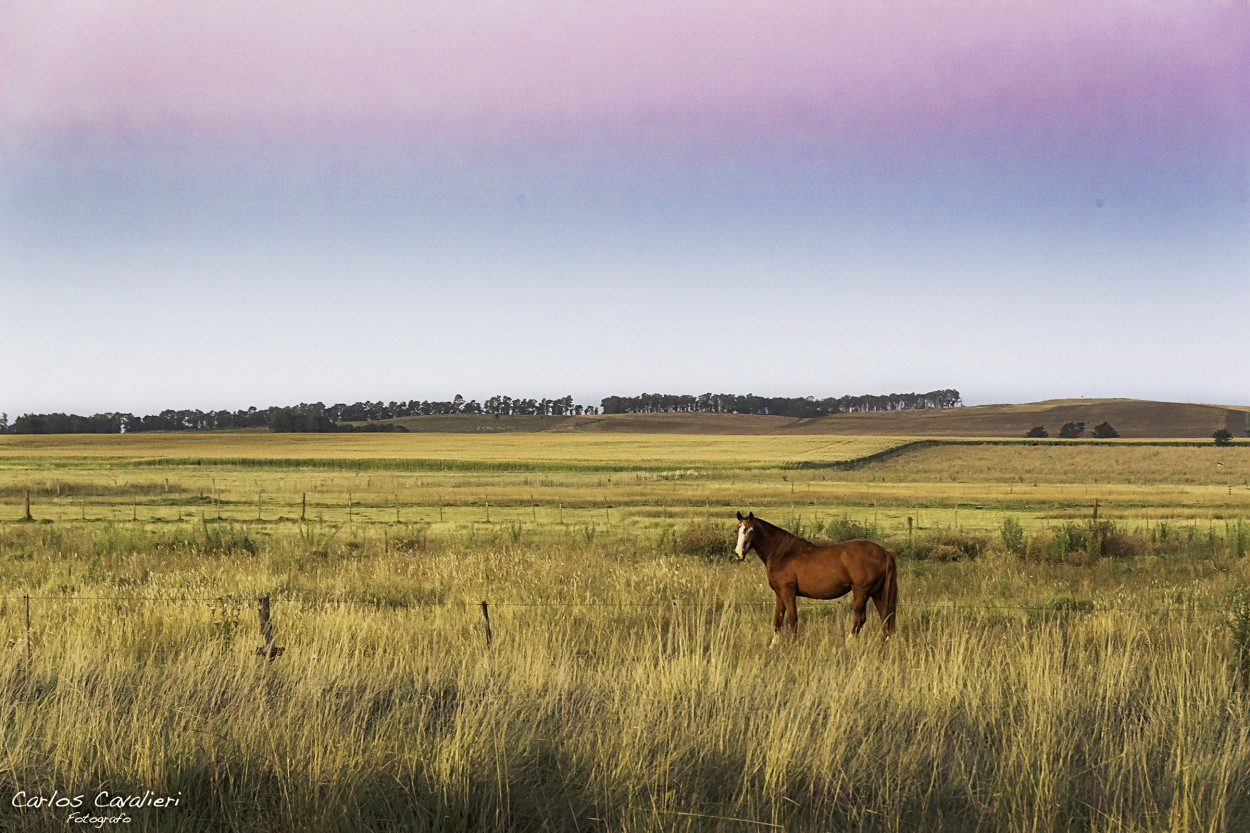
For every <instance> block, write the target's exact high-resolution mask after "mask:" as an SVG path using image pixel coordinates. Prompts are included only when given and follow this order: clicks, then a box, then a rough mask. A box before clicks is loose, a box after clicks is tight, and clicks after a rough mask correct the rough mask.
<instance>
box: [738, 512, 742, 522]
mask: <svg viewBox="0 0 1250 833" xmlns="http://www.w3.org/2000/svg"><path fill="white" fill-rule="evenodd" d="M738 520H742V512H738Z"/></svg>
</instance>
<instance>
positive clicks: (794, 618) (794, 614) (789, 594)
mask: <svg viewBox="0 0 1250 833" xmlns="http://www.w3.org/2000/svg"><path fill="white" fill-rule="evenodd" d="M783 601H784V602H785V607H786V618H788V619H789V620H790V635H791V636H792V637H793V638H794V642H795V643H796V644H797V643H798V641H799V600H798V588H797V587H787V588H785V594H784V599H783Z"/></svg>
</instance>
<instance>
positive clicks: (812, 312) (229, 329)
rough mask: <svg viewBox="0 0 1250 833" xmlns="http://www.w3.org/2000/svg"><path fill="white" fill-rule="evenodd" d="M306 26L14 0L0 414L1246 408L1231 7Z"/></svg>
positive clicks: (0, 176)
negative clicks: (677, 403) (362, 408)
mask: <svg viewBox="0 0 1250 833" xmlns="http://www.w3.org/2000/svg"><path fill="white" fill-rule="evenodd" d="M300 8H301V10H302V11H301V21H302V22H301V23H300V25H299V26H288V25H286V22H285V21H287V20H288V19H289V18H288V17H284V16H283V15H284V11H283V10H284V9H285V11H286V12H290V11H291V9H288V8H286V6H285V5H283V4H282V3H275V4H273V5H272V6H268V5H263V4H262V5H260V6H257V5H256V4H245V3H227V4H225V5H224V6H223V7H222V8H221V9H220V10H219V11H218V12H216V13H215V14H214V15H212V16H207V17H205V16H203V15H199V14H198V13H196V12H193V11H188V10H180V9H178V8H169V7H166V6H165V5H163V4H157V3H152V2H135V3H130V4H126V5H124V6H117V5H115V4H104V3H99V4H95V3H85V4H83V3H79V4H73V3H57V2H50V3H38V4H36V3H20V2H18V3H14V2H8V3H0V17H4V18H7V22H8V24H9V25H8V26H6V27H0V55H4V56H6V57H4V58H0V160H2V167H0V294H2V296H3V298H4V301H3V303H2V304H0V336H3V338H4V343H5V346H6V347H7V350H8V353H9V356H10V357H11V360H10V361H8V362H5V363H4V364H3V367H0V410H4V411H7V412H8V413H9V414H10V416H11V417H12V416H14V415H16V414H18V413H23V412H28V411H36V412H37V411H52V410H65V411H76V412H80V413H85V412H95V411H107V410H123V411H133V412H147V411H152V410H156V409H159V408H164V407H188V408H197V407H198V408H217V407H230V408H234V407H245V406H247V405H258V406H265V405H269V404H281V403H291V402H297V401H311V400H323V401H326V402H327V403H330V402H338V401H356V400H360V399H383V400H387V399H411V398H418V399H422V398H429V399H445V398H449V397H450V396H452V395H453V394H455V393H461V394H463V395H465V396H466V397H470V398H479V399H480V398H485V397H487V396H490V395H492V394H494V393H509V394H512V395H527V396H559V395H563V394H565V393H571V394H573V395H574V396H575V397H576V398H577V399H578V400H579V401H583V402H596V401H597V400H598V399H599V398H600V397H602V396H604V395H608V394H632V393H638V392H641V391H644V390H647V391H671V392H689V393H700V392H703V391H727V392H742V393H745V392H748V391H750V392H755V393H758V394H778V395H817V396H824V395H838V394H843V393H862V392H874V393H875V392H890V391H905V390H929V389H933V388H939V387H957V388H959V389H960V390H961V391H963V393H964V395H965V399H966V401H969V402H972V403H988V402H1001V401H1013V402H1021V401H1033V400H1039V399H1045V398H1052V397H1068V396H1130V397H1140V398H1153V399H1170V400H1185V401H1205V402H1223V403H1241V404H1245V403H1247V402H1250V398H1248V394H1247V391H1248V390H1250V385H1248V384H1247V383H1248V382H1250V373H1246V372H1245V371H1244V369H1243V367H1242V364H1243V363H1242V362H1240V361H1239V360H1238V358H1239V356H1240V355H1242V354H1243V353H1244V344H1245V339H1244V335H1243V331H1244V324H1243V323H1242V320H1243V318H1244V313H1245V310H1246V309H1247V307H1248V305H1247V302H1248V301H1250V290H1248V289H1247V280H1246V277H1247V275H1250V205H1248V204H1247V197H1248V196H1250V10H1247V8H1246V6H1245V4H1236V3H1217V2H1203V3H1197V4H1182V3H1156V4H1144V3H1135V2H1128V0H1123V1H1122V2H1115V3H1108V4H1105V5H1100V6H1099V8H1098V9H1097V10H1088V9H1085V8H1084V7H1083V6H1081V5H1079V4H1075V3H1072V4H1065V3H1057V4H1041V3H1023V4H1019V5H1016V6H1011V7H1003V6H1001V5H1000V4H995V3H990V2H987V1H986V2H981V1H980V0H978V2H946V3H926V4H911V5H908V4H906V3H903V4H892V5H885V4H883V5H882V6H881V7H879V8H877V7H874V10H865V9H864V8H863V7H862V4H852V3H849V2H848V3H832V4H830V3H820V4H816V3H806V2H789V3H781V4H763V3H748V2H733V3H727V4H724V5H718V6H716V7H715V8H713V6H711V5H704V4H701V3H693V4H691V5H690V6H689V7H688V8H684V9H682V10H678V11H674V10H673V9H671V8H670V7H668V6H666V5H664V4H659V3H654V4H653V3H641V4H639V5H637V6H636V7H633V8H631V9H628V10H619V11H614V12H612V13H610V14H606V15H604V14H598V15H597V14H595V13H594V12H593V10H583V9H582V8H581V7H580V6H565V5H561V4H539V3H536V4H526V5H524V6H516V7H514V6H506V7H505V6H500V5H498V4H491V3H470V4H440V3H433V4H428V6H424V5H423V6H422V7H421V8H420V9H419V10H414V9H413V8H410V7H409V6H408V5H406V4H394V3H387V2H383V1H382V0H378V2H371V3H365V4H363V5H361V6H359V7H358V8H356V9H355V10H354V11H352V12H351V13H348V12H345V11H344V10H343V9H342V8H341V7H338V6H335V5H331V4H318V3H313V4H308V5H306V6H305V5H301V7H300ZM514 8H515V9H520V11H511V10H512V9H514ZM505 9H508V10H510V11H507V12H506V13H505V11H504V10H505ZM601 11H602V10H601ZM58 14H60V15H61V17H60V18H58V17H57V15H58ZM6 37H7V38H8V41H7V42H6V41H5V38H6ZM448 44H450V45H448ZM18 357H24V358H18Z"/></svg>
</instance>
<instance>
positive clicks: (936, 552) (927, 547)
mask: <svg viewBox="0 0 1250 833" xmlns="http://www.w3.org/2000/svg"><path fill="white" fill-rule="evenodd" d="M989 543H990V542H989V540H988V539H986V538H982V537H981V536H979V535H968V534H966V533H963V532H953V531H947V532H938V533H935V534H933V535H928V536H925V537H924V538H921V539H917V540H915V541H914V542H913V543H912V545H911V546H910V547H908V548H907V550H906V555H908V556H909V557H911V558H915V559H918V560H921V561H924V560H933V561H971V560H973V559H975V558H980V557H981V556H982V555H983V554H984V553H985V552H986V550H988V549H989Z"/></svg>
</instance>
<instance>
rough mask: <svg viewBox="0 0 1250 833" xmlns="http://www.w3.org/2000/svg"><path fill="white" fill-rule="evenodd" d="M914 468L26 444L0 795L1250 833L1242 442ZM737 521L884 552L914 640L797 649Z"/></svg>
mask: <svg viewBox="0 0 1250 833" xmlns="http://www.w3.org/2000/svg"><path fill="white" fill-rule="evenodd" d="M902 444H903V440H900V439H897V438H887V437H870V438H856V437H835V438H831V437H827V436H826V437H816V436H811V437H808V436H789V435H787V436H781V437H772V436H753V437H730V436H717V437H707V436H684V435H663V436H646V435H642V436H629V435H619V436H616V435H608V436H604V435H590V434H587V435H578V434H508V435H499V436H480V437H474V436H446V435H437V434H428V435H362V436H343V435H334V436H324V437H317V436H295V435H268V434H220V435H192V436H171V435H163V436H136V437H111V438H100V437H95V438H86V437H55V438H49V437H43V438H17V437H3V438H0V519H3V520H0V629H2V630H0V641H3V643H4V644H5V645H7V646H8V647H7V650H6V653H5V654H4V656H3V659H2V660H0V692H2V694H0V703H3V704H4V708H5V719H4V722H3V724H2V725H3V726H4V729H3V750H2V752H0V781H3V782H4V789H5V790H8V795H10V796H14V797H16V796H18V795H19V794H21V795H22V796H23V797H24V798H23V801H27V802H29V801H34V800H36V799H39V798H41V797H45V798H46V797H50V796H52V795H53V793H54V792H56V793H57V794H58V796H59V797H61V798H65V797H67V796H69V797H73V796H77V795H82V796H84V799H83V801H84V803H85V804H87V805H88V806H87V807H85V808H84V810H85V811H87V812H88V813H89V814H94V815H100V813H98V812H97V811H96V810H95V809H94V808H93V807H91V806H90V805H91V804H92V803H93V802H94V800H95V797H96V796H97V795H98V794H99V793H101V792H102V791H107V792H108V793H110V794H111V795H113V796H118V795H123V796H126V795H142V794H143V793H144V791H146V790H151V791H152V793H153V794H154V795H157V796H175V797H177V798H178V802H179V803H178V804H177V805H174V806H168V807H153V806H148V807H142V808H129V809H127V808H121V809H122V811H123V812H125V813H126V814H127V815H128V817H129V818H130V819H131V821H130V822H129V823H125V824H124V828H125V829H139V830H161V831H164V830H171V831H172V830H177V831H183V830H192V831H196V830H204V831H208V830H223V829H225V830H248V831H252V830H254V831H268V830H292V831H294V830H342V831H348V830H445V831H470V830H472V831H477V830H534V831H539V830H588V831H590V830H594V831H601V830H608V831H650V830H657V831H658V830H664V831H668V830H689V831H713V830H714V831H722V830H723V831H738V830H767V829H785V830H788V831H807V830H866V831H906V830H919V829H927V830H987V831H997V830H1002V831H1068V830H1078V829H1079V830H1091V831H1122V830H1124V831H1162V830H1167V831H1189V830H1193V831H1198V830H1201V831H1236V830H1238V829H1241V828H1240V827H1239V824H1240V820H1244V819H1245V818H1248V817H1250V786H1248V784H1250V694H1248V693H1247V687H1248V684H1250V559H1248V558H1247V557H1246V552H1247V550H1248V549H1250V524H1247V523H1246V520H1247V516H1248V515H1250V511H1248V510H1250V448H1245V447H1241V446H1234V447H1232V448H1224V449H1217V448H1214V447H1206V446H1202V447H1195V446H1184V445H1178V446H1146V445H1140V444H1133V443H1127V442H1126V443H1120V444H1112V445H1079V444H1077V445H1070V446H1060V447H1056V446H1030V445H976V444H939V445H929V446H913V447H910V448H904V449H903V450H901V451H899V452H898V453H895V454H893V455H886V456H884V457H880V458H877V457H875V456H874V455H877V454H879V453H880V452H883V451H889V450H891V449H896V448H899V447H900V446H902ZM857 458H872V459H871V460H870V461H868V462H865V463H863V464H861V465H856V466H854V467H851V468H849V469H844V468H839V467H836V466H838V465H842V464H845V463H848V462H851V461H854V460H855V459H857ZM813 464H814V465H816V466H817V467H810V466H812V465H813ZM27 495H30V500H31V513H32V516H33V522H23V521H22V520H21V518H22V516H23V515H24V513H25V499H26V496H27ZM1095 500H1097V501H1098V517H1097V519H1095V518H1094V514H1093V513H1094V501H1095ZM738 508H741V509H743V510H746V509H754V510H755V511H756V512H757V514H760V515H762V516H763V517H767V518H770V519H772V520H775V521H777V522H779V523H782V524H783V525H786V526H789V527H792V528H799V529H800V530H801V531H803V532H805V533H807V534H810V535H814V536H816V537H829V538H842V537H849V536H851V535H859V534H866V535H871V536H872V537H876V538H878V539H880V540H882V541H884V542H885V543H886V544H887V545H889V546H892V547H894V548H896V549H897V550H898V551H899V563H900V592H901V603H900V633H899V637H898V638H897V639H896V640H893V641H892V642H891V643H889V644H888V646H885V647H884V648H883V646H882V645H881V643H880V640H879V638H878V637H877V636H876V633H875V629H876V620H875V618H873V619H870V620H869V626H868V629H867V630H866V631H865V634H864V635H863V636H862V637H861V638H860V639H859V640H857V641H854V642H848V640H847V636H846V633H847V628H846V625H847V622H846V618H847V617H846V614H847V606H846V601H845V600H841V601H836V602H810V601H807V602H801V603H800V615H801V616H802V617H803V618H802V628H803V639H802V640H801V641H800V642H799V643H798V644H797V645H789V644H786V643H782V644H780V645H776V646H773V645H770V637H771V626H770V613H771V608H772V601H771V599H772V595H771V592H770V591H768V589H767V588H766V586H765V585H764V582H763V575H762V570H761V569H760V566H759V564H758V561H757V560H755V559H754V558H753V557H752V559H751V560H749V561H748V562H747V563H737V562H733V561H732V560H730V559H729V557H728V555H729V550H730V549H731V546H732V542H731V536H732V531H733V521H732V514H733V511H734V510H735V509H738ZM301 513H302V514H303V519H302V520H301V517H300V516H301ZM262 595H266V596H268V597H270V599H271V601H272V611H273V616H274V621H275V624H276V641H277V644H279V645H282V646H284V647H285V649H286V652H285V653H284V654H283V656H281V657H279V658H278V659H277V660H275V661H273V662H271V663H270V662H266V661H264V660H263V659H261V658H259V657H257V656H255V649H256V647H257V646H258V645H260V644H261V637H260V635H259V632H258V627H257V618H256V599H257V597H259V596H262ZM27 596H28V597H29V600H27V598H26V597H27ZM28 601H29V611H30V625H29V629H28V628H27V619H26V616H27V604H28ZM482 601H487V602H488V605H489V606H488V613H489V619H490V625H491V633H492V644H491V646H490V647H489V648H488V646H487V643H486V639H485V624H486V622H485V620H484V617H483V609H482V606H481V602H482ZM36 803H38V802H36ZM73 810H74V808H72V807H56V806H53V807H34V806H31V807H30V808H29V809H22V808H20V807H17V806H14V803H13V801H5V802H4V803H3V804H0V828H3V829H6V830H7V829H13V830H32V831H34V830H64V829H67V828H69V829H78V828H79V827H81V826H82V823H81V822H77V821H70V820H69V815H70V813H71V812H73ZM120 824H122V823H120V822H117V823H112V824H105V825H102V827H103V828H104V829H116V828H117V827H118V825H120Z"/></svg>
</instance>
